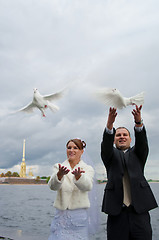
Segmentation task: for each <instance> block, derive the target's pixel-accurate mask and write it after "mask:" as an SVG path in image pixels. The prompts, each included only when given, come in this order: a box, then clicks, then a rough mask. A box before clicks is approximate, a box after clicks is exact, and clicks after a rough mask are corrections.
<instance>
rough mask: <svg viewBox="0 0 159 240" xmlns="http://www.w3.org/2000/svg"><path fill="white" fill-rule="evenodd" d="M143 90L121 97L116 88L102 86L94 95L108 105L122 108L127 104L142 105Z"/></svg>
mask: <svg viewBox="0 0 159 240" xmlns="http://www.w3.org/2000/svg"><path fill="white" fill-rule="evenodd" d="M144 94H145V93H144V92H141V93H139V94H137V95H135V96H132V97H129V98H127V97H123V96H122V94H121V93H120V91H119V90H118V89H116V88H104V89H100V90H98V91H96V93H95V95H96V97H97V98H98V99H99V100H100V101H102V102H103V103H104V104H105V105H107V106H109V107H115V108H119V109H122V108H124V107H127V106H128V105H138V106H139V105H142V104H143V103H144Z"/></svg>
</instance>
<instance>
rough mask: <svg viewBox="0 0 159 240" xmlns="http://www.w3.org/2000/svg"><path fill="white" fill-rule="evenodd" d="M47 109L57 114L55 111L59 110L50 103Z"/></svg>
mask: <svg viewBox="0 0 159 240" xmlns="http://www.w3.org/2000/svg"><path fill="white" fill-rule="evenodd" d="M48 107H49V108H50V110H51V111H52V112H57V111H58V110H59V107H58V106H56V105H54V104H52V103H50V102H49V104H48Z"/></svg>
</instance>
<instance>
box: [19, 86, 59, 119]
mask: <svg viewBox="0 0 159 240" xmlns="http://www.w3.org/2000/svg"><path fill="white" fill-rule="evenodd" d="M33 91H34V93H33V100H32V102H31V103H29V104H28V105H27V106H25V107H23V108H21V109H19V110H18V112H19V111H25V112H28V113H29V112H33V110H34V109H35V108H38V109H39V110H40V111H41V113H42V116H43V117H46V116H45V110H46V109H47V108H50V110H51V111H53V112H55V111H57V110H59V107H58V106H56V105H54V104H53V103H51V101H53V100H56V99H59V98H61V97H62V96H63V91H61V92H57V93H54V94H50V95H45V96H42V95H41V94H40V93H39V91H38V89H37V88H34V89H33Z"/></svg>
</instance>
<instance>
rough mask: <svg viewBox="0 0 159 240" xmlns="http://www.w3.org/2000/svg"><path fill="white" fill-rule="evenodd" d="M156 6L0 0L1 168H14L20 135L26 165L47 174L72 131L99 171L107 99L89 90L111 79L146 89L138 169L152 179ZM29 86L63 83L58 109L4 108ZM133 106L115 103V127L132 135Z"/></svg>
mask: <svg viewBox="0 0 159 240" xmlns="http://www.w3.org/2000/svg"><path fill="white" fill-rule="evenodd" d="M158 12H159V1H158V0H151V1H150V0H111V1H110V0H98V1H97V0H27V1H26V0H14V1H13V0H0V173H1V172H7V171H8V170H11V171H18V172H19V170H20V163H21V160H22V148H23V139H26V165H27V171H28V170H29V168H30V167H32V170H33V173H34V175H40V176H44V175H46V176H49V175H50V174H51V173H52V166H53V164H55V163H56V162H63V161H64V160H65V159H66V148H65V144H66V142H67V141H68V140H69V139H70V138H76V137H78V138H82V140H85V141H86V143H87V153H88V155H89V156H90V157H91V159H92V160H93V162H94V165H95V166H96V168H97V169H98V171H99V170H101V171H103V164H102V161H101V159H100V143H101V139H102V134H103V130H104V127H105V124H106V120H107V115H108V107H107V106H105V105H104V104H102V103H100V102H98V101H97V100H96V99H95V98H94V97H93V94H92V93H93V92H94V91H95V90H96V89H98V88H104V87H113V88H118V89H119V90H120V92H121V93H122V94H123V95H124V96H125V97H130V96H133V95H136V94H137V93H139V92H142V91H145V93H146V95H145V103H144V105H143V109H142V117H143V120H144V123H145V126H146V129H147V135H148V141H149V147H150V153H149V157H148V162H147V164H146V169H145V175H146V177H147V178H154V179H155V178H158V179H159V159H158V158H159V147H158V138H159V124H158V123H159V80H158V79H159V65H158V63H159V15H158ZM35 87H36V88H37V89H38V90H39V91H40V93H41V94H42V95H46V94H51V93H54V92H57V91H60V90H62V89H63V88H65V87H66V88H67V92H66V94H65V95H64V97H63V98H62V99H60V100H58V101H56V102H55V103H56V104H57V105H58V106H59V108H60V110H59V111H58V112H56V113H52V112H50V110H47V111H46V118H43V117H42V116H41V113H40V111H38V110H37V111H35V112H34V113H32V114H27V113H24V112H22V113H17V114H13V115H9V114H8V113H10V112H13V111H16V110H18V109H19V108H21V107H23V106H25V105H27V104H28V103H29V102H31V101H32V96H33V88H35ZM132 109H133V108H132V107H131V106H129V107H127V108H126V109H123V110H118V116H117V119H116V122H115V127H118V126H119V125H122V126H126V127H128V128H129V129H130V131H131V134H132V136H133V126H134V123H133V116H132V114H131V111H132ZM133 143H134V141H133V142H132V144H133Z"/></svg>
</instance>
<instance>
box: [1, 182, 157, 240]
mask: <svg viewBox="0 0 159 240" xmlns="http://www.w3.org/2000/svg"><path fill="white" fill-rule="evenodd" d="M150 185H151V188H152V190H153V192H154V194H155V197H156V199H157V201H158V203H159V183H151V184H150ZM97 186H98V187H97V189H98V193H97V194H98V199H99V212H100V209H101V203H102V197H103V191H104V187H105V184H99V185H97ZM55 196H56V192H54V191H51V190H50V188H49V187H48V185H0V236H5V237H10V238H11V239H14V240H19V239H20V240H47V239H48V236H49V234H50V224H51V222H52V219H53V216H54V208H53V201H54V199H55ZM150 214H151V221H152V228H153V240H159V208H157V209H154V210H152V211H150ZM106 217H107V215H106V214H104V213H101V212H100V219H101V224H100V228H99V231H98V233H97V234H95V235H94V236H92V237H91V240H103V239H106Z"/></svg>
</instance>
